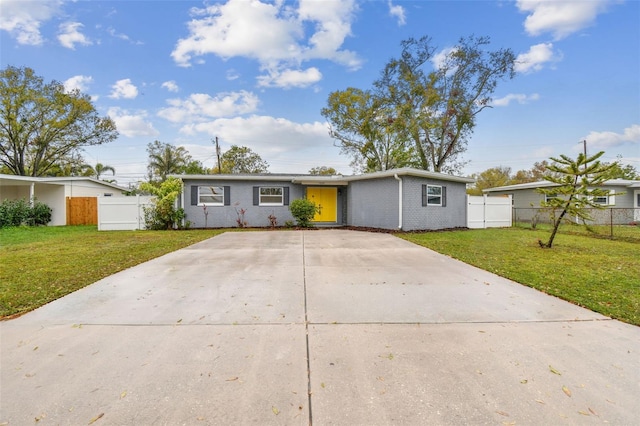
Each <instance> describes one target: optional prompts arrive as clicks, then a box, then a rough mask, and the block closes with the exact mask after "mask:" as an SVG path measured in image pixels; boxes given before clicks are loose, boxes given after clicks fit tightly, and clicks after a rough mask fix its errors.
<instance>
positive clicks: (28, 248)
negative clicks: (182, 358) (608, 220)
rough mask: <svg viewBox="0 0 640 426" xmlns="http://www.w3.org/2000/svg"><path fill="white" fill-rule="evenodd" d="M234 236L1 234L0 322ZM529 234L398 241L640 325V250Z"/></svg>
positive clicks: (67, 230)
mask: <svg viewBox="0 0 640 426" xmlns="http://www.w3.org/2000/svg"><path fill="white" fill-rule="evenodd" d="M227 231H231V230H228V229H215V230H213V229H211V230H187V231H108V232H106V231H105V232H99V231H97V229H96V227H95V226H67V227H40V228H8V229H0V318H10V317H12V316H15V315H20V314H23V313H25V312H28V311H31V310H33V309H36V308H38V307H39V306H42V305H44V304H46V303H48V302H51V301H52V300H55V299H58V298H60V297H62V296H64V295H66V294H68V293H71V292H73V291H75V290H78V289H80V288H82V287H85V286H87V285H89V284H92V283H94V282H96V281H98V280H100V279H102V278H105V277H107V276H109V275H112V274H114V273H116V272H118V271H121V270H123V269H126V268H129V267H132V266H135V265H137V264H140V263H143V262H146V261H148V260H151V259H153V258H155V257H158V256H162V255H163V254H166V253H169V252H172V251H175V250H178V249H180V248H183V247H186V246H189V245H191V244H194V243H196V242H199V241H202V240H205V239H207V238H210V237H213V236H215V235H218V234H220V233H223V232H227ZM545 232H546V231H539V230H538V231H532V230H527V229H521V228H500V229H495V228H494V229H480V230H459V231H446V232H424V233H397V234H395V235H397V236H398V237H400V238H404V239H406V240H408V241H411V242H414V243H416V244H419V245H422V246H424V247H428V248H430V249H432V250H435V251H437V252H440V253H442V254H445V255H449V256H451V257H454V258H456V259H459V260H461V261H463V262H466V263H469V264H471V265H474V266H476V267H479V268H481V269H485V270H487V271H490V272H493V273H496V274H498V275H501V276H503V277H505V278H508V279H511V280H513V281H516V282H519V283H521V284H524V285H527V286H530V287H533V288H536V289H538V290H541V291H543V292H545V293H548V294H551V295H554V296H557V297H560V298H562V299H565V300H568V301H570V302H573V303H575V304H577V305H580V306H584V307H586V308H589V309H591V310H594V311H596V312H599V313H601V314H603V315H607V316H611V317H613V318H616V319H619V320H621V321H625V322H628V323H630V324H635V325H640V278H638V277H640V262H638V259H637V257H638V256H637V253H638V249H639V248H640V245H639V244H638V243H633V242H623V241H611V240H605V239H595V238H591V237H588V236H577V235H565V234H562V235H559V236H558V238H557V242H556V245H555V246H554V248H552V249H541V248H540V247H539V246H538V242H537V241H538V238H542V239H544V237H545V236H546V234H545Z"/></svg>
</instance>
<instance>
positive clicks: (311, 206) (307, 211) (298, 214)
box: [289, 198, 318, 228]
mask: <svg viewBox="0 0 640 426" xmlns="http://www.w3.org/2000/svg"><path fill="white" fill-rule="evenodd" d="M289 211H290V212H291V215H292V216H293V217H294V218H295V219H296V222H297V223H298V226H300V227H302V228H308V227H310V226H311V223H310V222H311V219H313V217H314V216H315V215H316V213H317V212H318V206H317V205H316V203H314V202H313V201H311V200H307V199H306V198H298V199H296V200H293V201H292V202H291V203H290V204H289Z"/></svg>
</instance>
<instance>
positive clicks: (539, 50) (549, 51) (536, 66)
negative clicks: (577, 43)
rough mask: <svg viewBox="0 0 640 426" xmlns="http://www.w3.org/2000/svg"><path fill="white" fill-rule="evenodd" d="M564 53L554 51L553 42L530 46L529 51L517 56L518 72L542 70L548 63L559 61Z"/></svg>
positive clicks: (516, 66) (516, 67) (516, 68)
mask: <svg viewBox="0 0 640 426" xmlns="http://www.w3.org/2000/svg"><path fill="white" fill-rule="evenodd" d="M561 59H562V55H561V54H559V53H555V52H554V51H553V43H540V44H536V45H534V46H531V48H529V51H528V52H527V53H521V54H519V55H518V56H517V57H516V63H515V66H514V68H515V70H516V72H521V73H525V74H526V73H529V72H534V71H540V70H541V69H542V68H543V67H544V65H545V64H546V63H549V62H551V63H554V62H558V61H560V60H561Z"/></svg>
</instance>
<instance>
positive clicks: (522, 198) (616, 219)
mask: <svg viewBox="0 0 640 426" xmlns="http://www.w3.org/2000/svg"><path fill="white" fill-rule="evenodd" d="M554 186H558V184H555V183H553V182H549V181H541V182H529V183H522V184H517V185H507V186H500V187H495V188H488V189H485V190H483V192H484V193H485V194H487V195H489V196H504V195H511V196H512V198H511V199H512V200H513V210H514V214H513V217H514V220H515V221H522V222H528V221H531V220H532V219H534V218H537V219H538V220H540V221H546V220H548V218H549V216H548V213H546V212H545V211H544V210H543V209H542V208H541V206H540V203H541V202H542V201H544V200H545V199H546V198H545V197H548V196H547V195H544V194H541V193H539V192H538V191H537V189H538V188H545V189H548V188H553V187H554ZM601 187H602V188H603V189H607V190H609V194H608V195H605V196H602V197H598V198H597V199H595V200H593V201H594V202H595V203H597V204H599V205H601V206H602V207H603V208H602V209H597V210H596V209H591V210H590V215H591V217H592V219H593V221H592V223H593V224H617V225H625V224H629V223H632V222H639V221H640V180H626V179H612V180H608V181H606V182H603V184H602V186H601Z"/></svg>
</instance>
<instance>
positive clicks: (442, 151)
mask: <svg viewBox="0 0 640 426" xmlns="http://www.w3.org/2000/svg"><path fill="white" fill-rule="evenodd" d="M489 43H490V40H489V38H488V37H474V36H471V37H467V38H461V39H460V40H459V41H458V44H457V45H456V46H454V47H453V48H452V49H449V50H448V51H444V52H443V53H442V55H438V58H436V55H435V52H436V48H435V47H434V46H433V45H432V43H431V39H430V38H429V37H426V36H425V37H422V38H420V39H418V40H416V39H414V38H410V39H408V40H405V41H403V42H402V52H401V55H400V58H398V59H392V60H391V61H390V62H388V63H387V65H386V66H385V68H384V70H383V72H382V76H381V78H380V79H379V80H377V81H376V82H375V83H374V86H375V87H376V89H377V96H379V97H382V98H384V99H385V103H386V104H388V105H390V106H392V107H393V110H394V114H395V120H396V121H397V122H398V123H399V124H400V126H399V127H401V128H403V129H406V131H407V132H408V133H409V137H410V138H411V140H412V142H413V148H414V149H415V150H416V155H417V158H418V161H419V164H420V167H421V168H422V169H424V170H432V171H435V172H457V171H459V170H460V168H461V167H462V166H463V165H464V163H463V162H461V161H460V159H459V157H460V156H461V155H462V154H463V153H464V152H465V151H466V146H467V141H468V138H469V137H470V136H471V134H472V132H473V129H474V127H475V125H476V118H477V116H478V114H479V113H480V112H481V111H483V110H484V109H486V108H490V106H491V95H492V94H493V92H494V91H495V89H496V87H497V85H498V82H499V81H501V80H503V79H506V78H513V77H514V76H515V71H514V64H515V55H514V53H513V52H512V51H511V50H510V49H498V50H494V51H488V50H485V48H486V47H487V46H488V45H489ZM436 62H437V65H436V66H435V67H433V68H432V69H428V66H429V65H430V64H432V63H436Z"/></svg>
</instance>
